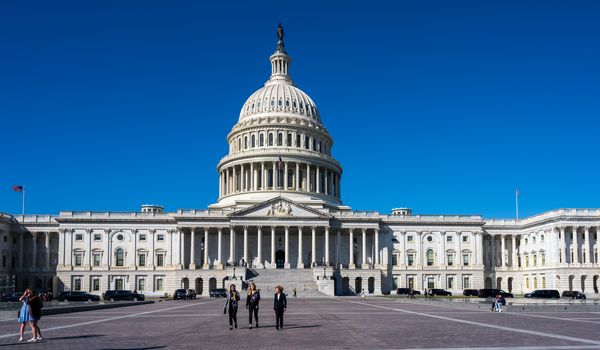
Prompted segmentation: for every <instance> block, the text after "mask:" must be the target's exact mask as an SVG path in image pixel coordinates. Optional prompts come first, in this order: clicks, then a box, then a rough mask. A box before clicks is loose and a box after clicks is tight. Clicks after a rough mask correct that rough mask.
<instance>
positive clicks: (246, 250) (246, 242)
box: [243, 226, 251, 265]
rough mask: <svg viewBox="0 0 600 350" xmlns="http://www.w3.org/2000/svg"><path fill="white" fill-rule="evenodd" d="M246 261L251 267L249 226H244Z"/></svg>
mask: <svg viewBox="0 0 600 350" xmlns="http://www.w3.org/2000/svg"><path fill="white" fill-rule="evenodd" d="M243 258H244V261H245V262H246V263H247V264H248V265H251V264H250V262H249V261H248V226H244V257H243Z"/></svg>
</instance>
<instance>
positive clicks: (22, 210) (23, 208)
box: [21, 186, 25, 215]
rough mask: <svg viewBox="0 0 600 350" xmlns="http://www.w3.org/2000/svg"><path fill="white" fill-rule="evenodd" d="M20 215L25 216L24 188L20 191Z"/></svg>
mask: <svg viewBox="0 0 600 350" xmlns="http://www.w3.org/2000/svg"><path fill="white" fill-rule="evenodd" d="M21 215H25V186H23V191H21Z"/></svg>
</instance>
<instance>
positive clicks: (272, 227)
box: [270, 226, 277, 269]
mask: <svg viewBox="0 0 600 350" xmlns="http://www.w3.org/2000/svg"><path fill="white" fill-rule="evenodd" d="M275 228H276V227H275V226H271V265H270V267H271V268H272V269H274V268H277V266H276V264H275Z"/></svg>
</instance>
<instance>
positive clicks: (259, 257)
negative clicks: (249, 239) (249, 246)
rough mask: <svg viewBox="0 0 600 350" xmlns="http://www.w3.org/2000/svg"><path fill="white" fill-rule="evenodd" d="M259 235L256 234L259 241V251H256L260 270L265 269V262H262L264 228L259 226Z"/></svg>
mask: <svg viewBox="0 0 600 350" xmlns="http://www.w3.org/2000/svg"><path fill="white" fill-rule="evenodd" d="M256 230H257V233H256V240H257V242H258V243H257V245H258V247H257V249H256V260H258V263H257V267H258V268H263V267H264V265H263V261H262V226H258V227H257V228H256Z"/></svg>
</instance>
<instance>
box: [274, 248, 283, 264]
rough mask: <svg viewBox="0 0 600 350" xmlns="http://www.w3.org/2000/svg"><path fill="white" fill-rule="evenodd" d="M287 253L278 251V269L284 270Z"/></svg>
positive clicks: (276, 254) (276, 256)
mask: <svg viewBox="0 0 600 350" xmlns="http://www.w3.org/2000/svg"><path fill="white" fill-rule="evenodd" d="M284 265H285V252H284V251H283V250H278V251H277V252H275V266H276V267H277V268H278V269H283V268H284V267H285V266H284Z"/></svg>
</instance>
